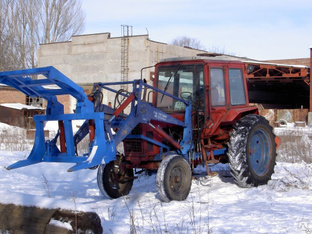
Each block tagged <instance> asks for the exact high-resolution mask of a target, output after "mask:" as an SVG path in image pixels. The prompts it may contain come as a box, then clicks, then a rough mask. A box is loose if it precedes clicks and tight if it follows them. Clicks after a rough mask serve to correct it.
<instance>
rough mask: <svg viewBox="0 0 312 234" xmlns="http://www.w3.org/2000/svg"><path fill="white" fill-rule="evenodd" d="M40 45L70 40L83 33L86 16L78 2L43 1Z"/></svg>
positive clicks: (65, 0)
mask: <svg viewBox="0 0 312 234" xmlns="http://www.w3.org/2000/svg"><path fill="white" fill-rule="evenodd" d="M43 3H44V4H43V12H42V14H41V23H42V25H43V31H42V35H41V37H40V43H49V42H56V41H64V40H69V39H70V38H71V37H72V36H73V35H75V34H77V33H80V32H82V31H83V26H84V21H85V14H84V13H83V11H82V10H81V2H80V1H78V0H43Z"/></svg>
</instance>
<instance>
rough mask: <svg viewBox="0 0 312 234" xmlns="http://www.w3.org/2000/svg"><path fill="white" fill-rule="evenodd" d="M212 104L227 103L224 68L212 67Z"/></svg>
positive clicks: (222, 104) (221, 104) (220, 104)
mask: <svg viewBox="0 0 312 234" xmlns="http://www.w3.org/2000/svg"><path fill="white" fill-rule="evenodd" d="M210 90H211V105H212V106H224V105H225V87H224V71H223V69H222V68H211V69H210Z"/></svg>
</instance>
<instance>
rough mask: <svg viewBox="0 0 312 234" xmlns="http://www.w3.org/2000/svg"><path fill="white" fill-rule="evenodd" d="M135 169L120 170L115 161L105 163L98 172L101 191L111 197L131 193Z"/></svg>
mask: <svg viewBox="0 0 312 234" xmlns="http://www.w3.org/2000/svg"><path fill="white" fill-rule="evenodd" d="M133 180H134V177H133V170H132V169H125V170H119V169H118V166H117V167H115V164H114V161H111V162H109V163H107V164H103V165H101V166H100V167H99V169H98V173H97V182H98V186H99V189H100V191H101V193H102V194H103V195H104V196H106V197H109V198H118V197H121V196H124V195H127V194H129V192H130V190H131V188H132V185H133Z"/></svg>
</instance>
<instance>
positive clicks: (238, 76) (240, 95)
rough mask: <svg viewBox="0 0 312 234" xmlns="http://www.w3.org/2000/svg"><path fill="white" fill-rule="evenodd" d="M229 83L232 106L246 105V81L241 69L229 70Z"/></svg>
mask: <svg viewBox="0 0 312 234" xmlns="http://www.w3.org/2000/svg"><path fill="white" fill-rule="evenodd" d="M229 83H230V99H231V105H233V106H235V105H245V104H246V96H245V89H244V80H243V74H242V70H241V69H233V68H230V69H229Z"/></svg>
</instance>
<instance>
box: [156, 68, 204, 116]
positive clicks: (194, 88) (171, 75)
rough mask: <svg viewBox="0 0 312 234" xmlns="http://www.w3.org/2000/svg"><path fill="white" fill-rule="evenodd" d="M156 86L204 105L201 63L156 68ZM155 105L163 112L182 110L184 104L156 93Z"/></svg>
mask: <svg viewBox="0 0 312 234" xmlns="http://www.w3.org/2000/svg"><path fill="white" fill-rule="evenodd" d="M157 76H158V79H157V80H158V82H157V88H158V89H160V90H164V91H165V92H167V93H169V94H171V95H173V96H176V97H180V98H181V99H183V100H185V101H192V104H195V103H198V104H199V105H204V101H205V100H204V91H203V90H204V89H203V87H204V67H203V65H202V64H195V65H175V66H163V67H159V68H158V74H157ZM156 106H157V107H158V108H159V109H161V110H163V111H165V112H176V111H184V110H185V104H184V103H183V102H181V101H178V100H176V99H173V98H171V97H168V96H166V95H163V94H161V93H158V94H157V96H156Z"/></svg>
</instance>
